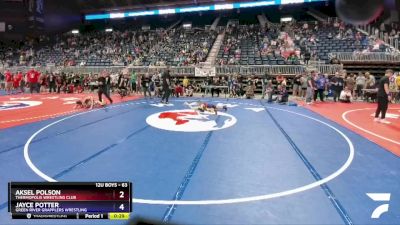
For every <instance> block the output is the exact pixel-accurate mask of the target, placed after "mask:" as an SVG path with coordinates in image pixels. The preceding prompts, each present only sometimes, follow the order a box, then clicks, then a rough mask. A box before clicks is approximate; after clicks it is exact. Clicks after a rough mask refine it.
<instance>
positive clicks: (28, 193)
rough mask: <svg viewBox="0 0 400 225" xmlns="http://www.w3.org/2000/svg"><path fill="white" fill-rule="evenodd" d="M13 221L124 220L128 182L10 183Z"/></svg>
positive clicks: (129, 202) (129, 207)
mask: <svg viewBox="0 0 400 225" xmlns="http://www.w3.org/2000/svg"><path fill="white" fill-rule="evenodd" d="M8 185H9V188H8V199H9V202H8V211H9V212H10V213H11V214H12V217H13V219H127V218H129V213H130V212H132V200H131V199H132V183H130V182H54V183H48V182H10V183H9V184H8Z"/></svg>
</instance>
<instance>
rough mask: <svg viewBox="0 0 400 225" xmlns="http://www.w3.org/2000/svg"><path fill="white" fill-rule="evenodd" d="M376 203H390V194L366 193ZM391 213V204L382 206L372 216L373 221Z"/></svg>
mask: <svg viewBox="0 0 400 225" xmlns="http://www.w3.org/2000/svg"><path fill="white" fill-rule="evenodd" d="M366 194H367V196H368V197H370V198H371V199H372V200H374V201H375V202H389V201H390V193H366ZM388 211H389V204H382V205H380V206H378V207H377V208H376V209H375V210H374V211H373V212H372V215H371V218H372V219H379V218H380V217H381V215H382V214H383V213H385V212H388Z"/></svg>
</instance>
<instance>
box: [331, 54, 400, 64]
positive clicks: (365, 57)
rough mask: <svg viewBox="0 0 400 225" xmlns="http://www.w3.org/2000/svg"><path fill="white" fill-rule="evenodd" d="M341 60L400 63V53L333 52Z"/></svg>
mask: <svg viewBox="0 0 400 225" xmlns="http://www.w3.org/2000/svg"><path fill="white" fill-rule="evenodd" d="M332 54H333V55H335V56H336V58H337V59H339V60H340V61H341V62H386V63H400V54H399V53H396V52H390V53H389V52H368V53H362V52H359V53H355V52H335V53H332Z"/></svg>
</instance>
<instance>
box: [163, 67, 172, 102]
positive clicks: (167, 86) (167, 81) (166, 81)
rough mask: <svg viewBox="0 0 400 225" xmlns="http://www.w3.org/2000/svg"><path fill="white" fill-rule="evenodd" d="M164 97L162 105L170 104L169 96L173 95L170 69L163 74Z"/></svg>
mask: <svg viewBox="0 0 400 225" xmlns="http://www.w3.org/2000/svg"><path fill="white" fill-rule="evenodd" d="M162 88H163V92H164V94H163V97H162V99H161V103H165V104H168V99H169V95H170V94H171V76H170V75H169V67H168V68H167V69H166V70H165V71H164V73H163V74H162Z"/></svg>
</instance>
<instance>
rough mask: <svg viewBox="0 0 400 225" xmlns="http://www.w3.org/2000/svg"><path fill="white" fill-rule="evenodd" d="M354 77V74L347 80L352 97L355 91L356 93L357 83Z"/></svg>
mask: <svg viewBox="0 0 400 225" xmlns="http://www.w3.org/2000/svg"><path fill="white" fill-rule="evenodd" d="M353 77H354V75H353V74H349V75H348V76H347V78H346V87H348V88H349V90H350V91H351V94H352V95H353V91H354V84H355V83H356V82H355V80H354V78H353Z"/></svg>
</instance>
